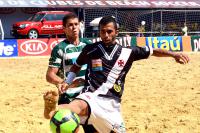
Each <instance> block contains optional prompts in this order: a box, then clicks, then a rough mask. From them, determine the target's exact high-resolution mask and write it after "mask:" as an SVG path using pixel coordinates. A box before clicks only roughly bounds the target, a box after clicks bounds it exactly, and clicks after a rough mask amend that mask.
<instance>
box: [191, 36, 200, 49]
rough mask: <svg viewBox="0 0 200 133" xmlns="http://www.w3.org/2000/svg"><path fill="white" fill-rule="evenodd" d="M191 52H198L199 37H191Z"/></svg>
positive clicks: (199, 46) (199, 47) (199, 45)
mask: <svg viewBox="0 0 200 133" xmlns="http://www.w3.org/2000/svg"><path fill="white" fill-rule="evenodd" d="M191 45H192V51H194V52H199V51H200V36H191Z"/></svg>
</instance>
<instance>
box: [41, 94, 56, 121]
mask: <svg viewBox="0 0 200 133" xmlns="http://www.w3.org/2000/svg"><path fill="white" fill-rule="evenodd" d="M43 98H44V117H45V118H46V119H50V118H51V117H52V116H53V115H54V113H55V111H56V105H57V102H58V93H57V92H56V91H47V92H46V93H45V94H44V95H43Z"/></svg>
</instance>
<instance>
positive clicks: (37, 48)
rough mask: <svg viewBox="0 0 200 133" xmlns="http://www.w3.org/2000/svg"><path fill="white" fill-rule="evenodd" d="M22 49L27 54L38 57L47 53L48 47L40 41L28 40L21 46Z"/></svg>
mask: <svg viewBox="0 0 200 133" xmlns="http://www.w3.org/2000/svg"><path fill="white" fill-rule="evenodd" d="M20 49H21V50H22V51H23V52H24V53H26V54H32V55H38V54H42V53H44V52H45V51H47V49H48V46H47V44H46V43H45V42H43V41H40V40H28V41H25V42H23V43H22V44H21V46H20Z"/></svg>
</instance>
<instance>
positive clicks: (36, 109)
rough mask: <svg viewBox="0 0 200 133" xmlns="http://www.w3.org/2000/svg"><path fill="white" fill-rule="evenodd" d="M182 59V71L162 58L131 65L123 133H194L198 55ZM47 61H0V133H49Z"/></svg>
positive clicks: (199, 102) (199, 115)
mask: <svg viewBox="0 0 200 133" xmlns="http://www.w3.org/2000/svg"><path fill="white" fill-rule="evenodd" d="M188 54H189V57H190V58H191V61H190V63H189V64H186V65H181V64H178V63H176V62H175V61H174V59H172V58H168V57H165V58H157V57H150V58H149V59H147V60H140V61H137V62H134V63H133V66H132V68H131V70H130V71H129V73H128V75H127V78H126V83H125V90H124V95H123V97H122V115H123V117H124V121H125V124H126V130H127V133H200V54H199V53H188ZM48 58H49V57H20V58H10V59H8V58H7V59H0V72H1V74H0V91H1V95H0V127H1V128H0V133H50V128H49V121H48V120H46V119H44V117H43V107H44V103H43V97H42V95H43V93H44V92H45V91H46V90H51V89H54V90H56V87H55V86H54V85H51V84H49V83H47V82H46V80H45V74H46V70H47V66H48Z"/></svg>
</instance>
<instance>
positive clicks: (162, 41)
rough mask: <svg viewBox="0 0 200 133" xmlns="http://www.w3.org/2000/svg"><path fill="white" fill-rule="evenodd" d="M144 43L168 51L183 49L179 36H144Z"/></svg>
mask: <svg viewBox="0 0 200 133" xmlns="http://www.w3.org/2000/svg"><path fill="white" fill-rule="evenodd" d="M146 45H148V46H152V47H153V48H161V49H165V50H168V51H183V46H182V37H181V36H160V37H146Z"/></svg>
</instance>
